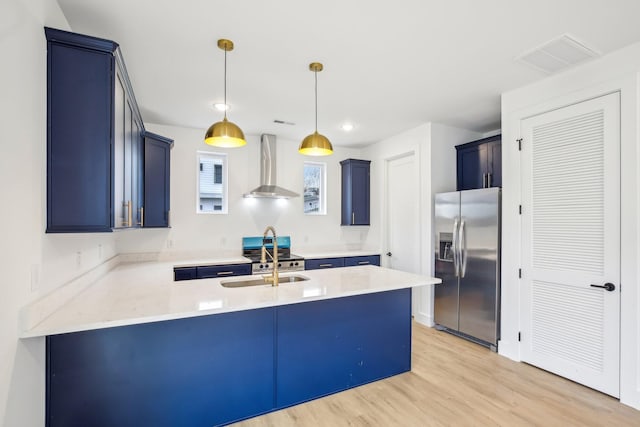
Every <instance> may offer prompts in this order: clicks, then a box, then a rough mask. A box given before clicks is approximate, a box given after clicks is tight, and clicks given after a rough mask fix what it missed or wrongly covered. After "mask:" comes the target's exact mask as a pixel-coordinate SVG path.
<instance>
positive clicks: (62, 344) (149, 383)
mask: <svg viewBox="0 0 640 427" xmlns="http://www.w3.org/2000/svg"><path fill="white" fill-rule="evenodd" d="M273 366H274V310H273V309H259V310H250V311H243V312H236V313H228V314H219V315H212V316H203V317H193V318H189V319H181V320H174V321H165V322H156V323H147V324H142V325H133V326H123V327H117V328H110V329H100V330H95V331H87V332H77V333H71V334H62V335H54V336H50V337H48V338H47V405H46V407H47V426H48V427H57V426H65V427H73V426H78V427H86V426H92V427H101V426H105V427H107V426H109V427H113V426H118V427H125V426H132V427H134V426H135V427H141V426H154V427H160V426H168V427H169V426H171V427H175V426H189V427H199V426H202V427H211V426H212V425H221V424H226V423H229V422H233V421H236V420H240V419H243V418H247V417H251V416H254V415H258V414H261V413H264V412H268V411H270V410H272V408H273V403H274V379H273Z"/></svg>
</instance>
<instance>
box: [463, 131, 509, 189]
mask: <svg viewBox="0 0 640 427" xmlns="http://www.w3.org/2000/svg"><path fill="white" fill-rule="evenodd" d="M501 138H502V136H501V135H496V136H491V137H489V138H484V139H480V140H478V141H472V142H469V143H467V144H462V145H458V146H456V151H457V189H458V191H461V190H473V189H476V188H489V187H502V154H501V153H502V150H501V148H502V146H501Z"/></svg>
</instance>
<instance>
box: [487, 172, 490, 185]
mask: <svg viewBox="0 0 640 427" xmlns="http://www.w3.org/2000/svg"><path fill="white" fill-rule="evenodd" d="M490 187H491V172H489V173H488V174H487V188H490Z"/></svg>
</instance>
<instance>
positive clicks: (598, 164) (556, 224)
mask: <svg viewBox="0 0 640 427" xmlns="http://www.w3.org/2000/svg"><path fill="white" fill-rule="evenodd" d="M521 132H522V134H521V136H522V138H523V141H522V154H521V160H522V172H521V173H522V176H521V182H522V198H523V199H522V282H521V286H522V288H521V328H522V337H521V341H522V342H521V357H522V360H523V361H525V362H528V363H531V364H533V365H536V366H538V367H541V368H543V369H546V370H548V371H551V372H554V373H557V374H559V375H561V376H563V377H566V378H569V379H571V380H574V381H576V382H579V383H582V384H584V385H587V386H589V387H591V388H594V389H597V390H600V391H602V392H604V393H607V394H610V395H612V396H615V397H618V396H619V376H620V374H619V372H620V364H619V353H620V99H619V94H618V93H614V94H610V95H606V96H602V97H599V98H595V99H592V100H588V101H585V102H581V103H579V104H574V105H571V106H568V107H565V108H561V109H558V110H554V111H551V112H547V113H544V114H540V115H538V116H534V117H531V118H528V119H526V120H523V121H522V122H521ZM608 283H610V284H612V285H614V286H615V289H613V290H611V291H608V290H606V289H604V288H602V287H601V286H604V285H605V284H608ZM607 286H608V285H607Z"/></svg>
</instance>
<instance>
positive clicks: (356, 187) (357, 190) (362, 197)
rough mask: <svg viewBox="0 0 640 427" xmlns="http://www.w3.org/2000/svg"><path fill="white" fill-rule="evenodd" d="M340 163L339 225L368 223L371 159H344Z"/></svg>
mask: <svg viewBox="0 0 640 427" xmlns="http://www.w3.org/2000/svg"><path fill="white" fill-rule="evenodd" d="M340 165H342V221H341V225H369V210H370V203H369V199H370V182H369V171H370V165H371V161H369V160H357V159H346V160H343V161H341V162H340Z"/></svg>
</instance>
